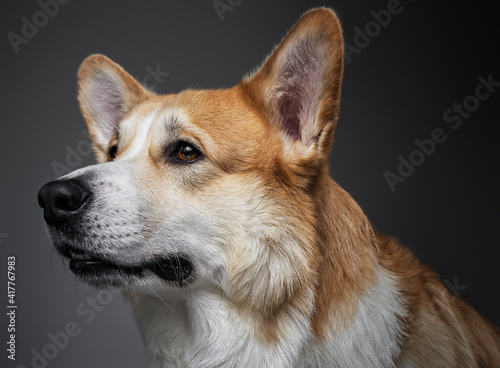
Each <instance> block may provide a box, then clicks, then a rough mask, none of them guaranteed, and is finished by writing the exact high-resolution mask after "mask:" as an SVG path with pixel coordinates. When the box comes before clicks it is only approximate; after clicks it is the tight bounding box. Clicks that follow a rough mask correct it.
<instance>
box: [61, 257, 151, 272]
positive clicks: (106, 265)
mask: <svg viewBox="0 0 500 368" xmlns="http://www.w3.org/2000/svg"><path fill="white" fill-rule="evenodd" d="M69 268H70V270H71V271H72V272H73V273H74V274H75V275H77V276H88V275H98V274H102V273H109V272H119V273H125V274H137V275H141V274H142V273H143V271H144V269H143V267H137V266H120V265H117V264H114V263H111V262H106V261H103V260H100V259H97V258H94V257H91V258H83V257H78V258H72V259H71V260H70V261H69Z"/></svg>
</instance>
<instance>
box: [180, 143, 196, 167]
mask: <svg viewBox="0 0 500 368" xmlns="http://www.w3.org/2000/svg"><path fill="white" fill-rule="evenodd" d="M200 155H201V153H200V151H198V150H197V149H196V148H194V147H193V146H192V145H190V144H189V143H187V142H181V143H179V145H178V146H177V148H176V150H175V158H177V159H178V160H179V161H184V162H188V161H194V160H196V159H197V158H198V157H200Z"/></svg>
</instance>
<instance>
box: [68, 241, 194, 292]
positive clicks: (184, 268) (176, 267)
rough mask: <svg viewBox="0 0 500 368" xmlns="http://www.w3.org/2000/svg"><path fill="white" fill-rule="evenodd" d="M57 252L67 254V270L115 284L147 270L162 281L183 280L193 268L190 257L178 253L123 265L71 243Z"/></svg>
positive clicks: (90, 278) (142, 275)
mask: <svg viewBox="0 0 500 368" xmlns="http://www.w3.org/2000/svg"><path fill="white" fill-rule="evenodd" d="M60 252H61V253H62V254H63V255H64V256H66V257H67V258H69V268H70V270H71V272H73V273H74V274H75V275H76V276H78V277H80V278H83V279H85V280H88V281H90V282H92V283H94V284H100V283H103V282H111V283H112V284H118V283H119V280H122V281H123V280H130V279H131V278H132V277H138V278H143V277H145V276H146V273H147V272H148V271H151V272H153V273H154V274H155V275H156V276H158V277H160V278H161V279H163V280H166V281H170V282H177V283H183V282H184V283H185V282H186V280H187V279H188V278H189V276H190V275H191V274H192V271H193V264H192V262H191V260H190V259H189V258H188V257H186V256H185V255H179V254H173V255H169V256H167V257H156V258H154V259H152V260H150V261H148V262H143V263H141V264H137V265H124V264H120V263H117V262H114V261H110V260H108V259H104V258H103V257H100V256H99V255H96V254H93V253H89V252H86V251H82V250H80V249H76V248H74V247H69V246H65V247H64V248H63V249H61V250H60Z"/></svg>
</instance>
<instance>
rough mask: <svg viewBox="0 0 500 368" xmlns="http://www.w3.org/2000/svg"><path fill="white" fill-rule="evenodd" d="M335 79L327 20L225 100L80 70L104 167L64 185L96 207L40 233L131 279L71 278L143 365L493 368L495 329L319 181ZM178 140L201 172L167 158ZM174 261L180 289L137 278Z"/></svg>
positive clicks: (335, 29)
mask: <svg viewBox="0 0 500 368" xmlns="http://www.w3.org/2000/svg"><path fill="white" fill-rule="evenodd" d="M342 71H343V38H342V31H341V28H340V25H339V21H338V19H337V17H336V16H335V14H334V13H333V12H332V11H330V10H328V9H324V8H321V9H316V10H312V11H310V12H308V13H306V14H305V15H304V16H303V17H302V18H301V19H300V21H299V22H298V23H297V24H296V25H295V26H294V27H293V28H292V29H291V30H290V32H289V33H288V34H287V36H286V37H285V38H284V40H283V41H282V42H281V43H280V44H279V45H278V46H277V47H276V48H275V50H274V51H273V53H272V54H271V55H270V56H269V57H268V58H267V60H266V61H265V62H264V64H263V66H262V67H261V68H259V69H258V70H257V71H256V72H254V73H253V74H251V75H249V76H247V77H246V78H244V79H243V80H242V81H241V83H240V84H238V85H237V86H235V87H232V88H229V89H224V90H204V91H197V90H186V91H183V92H181V93H179V94H176V95H163V96H159V95H156V94H154V93H152V92H150V91H147V90H146V89H144V88H143V87H142V86H140V84H139V83H137V82H136V81H135V80H134V79H133V78H132V77H131V76H130V75H129V74H127V73H126V72H125V71H124V70H123V69H122V68H121V67H119V66H118V65H117V64H115V63H114V62H112V61H111V60H109V59H107V58H106V57H104V56H102V55H93V56H90V57H89V58H87V59H86V60H85V61H84V62H83V64H82V66H81V68H80V71H79V102H80V107H81V110H82V113H83V116H84V118H85V121H86V124H87V126H88V129H89V131H90V134H91V137H92V139H93V144H94V148H95V151H96V155H97V159H98V161H99V163H100V164H99V165H96V166H91V167H87V168H84V169H81V170H78V171H75V172H74V173H71V174H70V175H68V176H66V177H64V178H62V179H61V180H62V181H64V182H68V181H74V180H79V182H84V183H85V186H86V187H88V188H90V189H89V191H91V199H89V201H88V203H86V205H85V208H84V209H83V207H82V209H78V211H79V214H78V222H77V223H73V224H72V225H68V224H66V225H64V226H59V225H53V224H49V231H50V233H51V235H52V237H53V239H54V242H55V244H56V247H58V249H60V250H61V249H63V248H64V247H68V244H69V247H70V248H71V249H73V250H75V249H77V250H78V252H80V253H84V254H89V255H91V256H92V257H94V258H97V259H99V260H101V261H102V262H112V263H113V264H115V265H118V266H119V267H122V268H125V267H136V268H137V267H139V268H140V267H143V269H142V271H141V272H138V273H137V274H126V275H124V274H121V273H119V272H118V271H116V273H102V274H97V275H96V274H92V275H87V276H83V278H84V279H85V280H86V281H88V282H91V283H94V284H98V285H102V284H104V285H105V284H106V283H112V284H114V285H118V286H120V287H122V288H123V290H124V294H125V295H126V297H127V298H128V299H129V300H130V302H131V304H132V307H133V310H134V313H135V316H136V319H137V322H138V325H139V327H140V330H141V332H142V335H143V337H144V342H145V345H146V348H147V351H148V352H149V354H150V356H151V366H152V367H156V368H166V367H192V368H200V367H251V368H255V367H273V368H279V367H282V368H290V367H340V368H350V367H352V368H358V367H371V368H376V367H380V368H382V367H467V368H470V367H494V366H498V365H499V364H500V333H499V330H498V329H497V328H496V327H494V326H492V325H491V324H489V323H488V322H487V321H486V320H484V319H483V318H482V317H480V316H479V315H478V314H477V313H476V312H475V310H474V309H473V308H472V307H470V306H468V305H467V304H465V303H464V302H463V301H461V300H460V299H458V298H456V297H454V296H453V295H451V294H450V293H449V292H448V291H447V289H446V288H445V287H444V286H443V285H442V284H441V283H440V282H439V280H438V279H437V277H436V276H435V275H434V273H433V272H432V271H430V270H429V269H427V268H426V267H424V266H422V265H420V264H419V263H418V261H417V260H416V259H415V258H414V257H413V256H412V255H411V254H410V253H409V252H408V251H407V250H405V249H404V248H402V247H401V246H400V245H398V244H397V242H396V241H395V240H394V239H392V238H390V237H386V236H383V235H381V234H378V233H376V232H375V230H374V229H373V228H372V226H371V225H370V223H369V221H368V219H367V218H366V216H365V215H364V214H363V212H362V211H361V209H360V208H359V207H358V205H357V204H356V203H355V202H354V200H353V199H352V198H351V197H350V196H349V195H348V194H347V193H346V192H345V191H344V190H342V189H341V188H340V187H339V186H338V185H337V184H336V183H335V182H334V181H333V180H332V179H331V178H330V177H329V174H328V154H329V152H330V147H331V144H332V142H333V136H334V130H335V126H336V123H337V120H338V115H339V106H340V90H341V81H342ZM178 142H188V143H189V144H191V145H193V146H195V147H197V149H198V150H199V151H200V154H201V156H200V158H199V159H196V160H194V162H189V163H184V162H180V161H179V160H178V159H175V158H173V157H174V156H175V147H176V145H177V144H178ZM172 147H174V148H172ZM112 152H113V153H112ZM114 152H116V155H115V154H114ZM76 211H77V210H75V212H76ZM71 216H74V214H73V213H72V214H71ZM173 254H182V255H183V257H185V258H187V259H189V260H190V262H191V264H192V272H191V274H190V275H189V277H187V278H186V279H184V280H182V282H181V281H168V280H164V279H162V278H160V277H158V275H157V274H155V273H154V272H152V271H151V270H150V269H148V268H147V267H146V266H145V265H147V264H151V262H153V261H154V260H156V259H159V258H158V257H164V256H168V255H173Z"/></svg>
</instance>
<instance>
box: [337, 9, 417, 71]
mask: <svg viewBox="0 0 500 368" xmlns="http://www.w3.org/2000/svg"><path fill="white" fill-rule="evenodd" d="M408 1H411V0H408ZM403 10H404V6H403V4H401V1H400V0H389V1H388V2H387V5H386V8H385V9H381V10H379V11H375V10H371V11H370V15H371V17H372V19H371V20H370V21H368V22H367V23H366V24H365V25H364V26H363V27H362V28H360V27H358V26H356V27H354V31H355V32H356V34H355V35H354V38H353V40H352V43H347V42H345V46H344V47H345V51H344V55H345V56H344V58H345V61H346V63H347V64H349V63H350V62H351V61H352V56H353V55H354V54H360V53H361V51H362V50H364V49H365V48H366V47H368V45H369V44H370V43H371V41H372V40H373V39H374V38H375V37H377V36H378V35H380V33H381V32H382V30H383V29H384V28H386V27H388V26H389V24H390V23H391V21H392V20H393V19H394V16H395V15H398V14H401V12H402V11H403Z"/></svg>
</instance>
